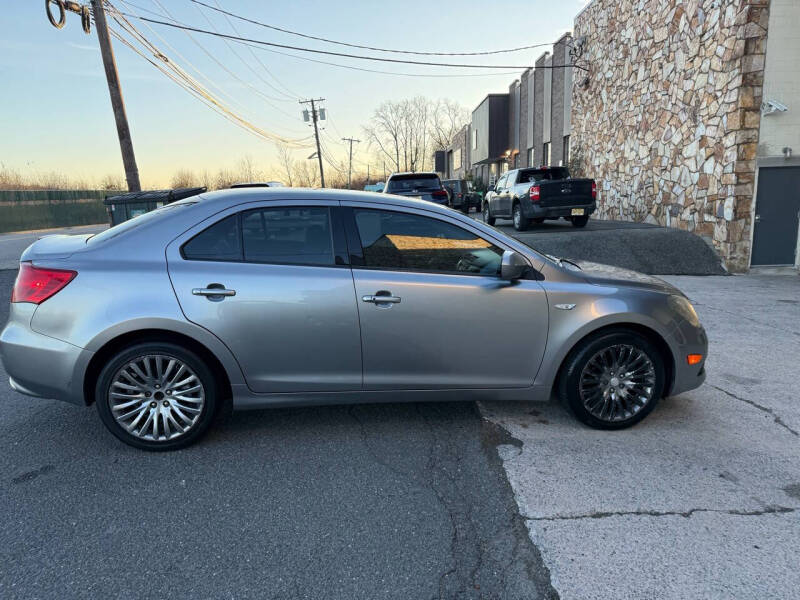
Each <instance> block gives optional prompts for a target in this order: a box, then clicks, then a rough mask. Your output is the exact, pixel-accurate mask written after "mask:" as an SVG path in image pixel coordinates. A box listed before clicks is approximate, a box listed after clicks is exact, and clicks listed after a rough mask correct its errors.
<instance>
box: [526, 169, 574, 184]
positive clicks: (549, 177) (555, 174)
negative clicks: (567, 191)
mask: <svg viewBox="0 0 800 600" xmlns="http://www.w3.org/2000/svg"><path fill="white" fill-rule="evenodd" d="M568 178H569V171H568V170H567V169H566V168H564V167H553V168H551V169H522V170H521V171H520V172H519V183H533V182H535V181H553V180H556V179H568Z"/></svg>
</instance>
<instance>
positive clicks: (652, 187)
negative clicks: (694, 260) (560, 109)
mask: <svg viewBox="0 0 800 600" xmlns="http://www.w3.org/2000/svg"><path fill="white" fill-rule="evenodd" d="M773 5H774V11H773V16H772V17H770V3H769V0H688V1H680V0H677V1H676V0H593V1H592V2H591V3H590V4H589V5H587V7H586V8H585V9H584V10H583V11H581V13H579V15H578V16H577V17H576V19H575V30H574V36H575V39H576V40H578V41H579V42H580V43H579V45H580V46H581V48H582V51H583V54H582V57H581V59H580V61H579V62H580V64H581V65H582V66H585V67H586V68H587V69H588V71H582V70H576V71H575V72H574V79H575V81H574V87H573V96H572V111H571V121H572V126H571V138H570V146H571V151H572V154H573V158H574V159H575V161H576V162H579V163H580V164H581V165H582V167H583V170H584V171H585V173H586V175H587V176H592V177H594V178H595V179H597V180H598V182H599V186H598V187H599V189H600V194H599V200H598V216H599V217H601V218H608V219H626V220H633V221H648V222H652V223H659V224H661V225H665V226H669V227H679V228H681V229H687V230H689V231H693V232H696V233H698V234H700V235H702V236H704V237H706V238H707V239H708V240H710V241H711V242H712V243H713V245H714V246H715V248H716V249H717V250H718V252H719V253H720V255H721V257H722V259H723V260H724V262H725V263H726V264H727V266H728V268H729V269H731V270H733V271H743V270H746V269H747V268H748V267H749V266H750V264H751V248H752V244H753V231H754V223H755V222H757V220H756V214H758V213H757V212H756V210H755V202H754V194H755V185H756V181H757V177H758V174H759V169H760V168H762V167H768V166H772V168H776V167H775V166H773V163H775V162H776V161H777V162H778V163H779V165H780V166H782V167H789V168H791V169H795V170H797V169H796V166H797V164H798V163H797V162H796V159H792V158H786V157H785V156H781V155H776V152H777V148H778V147H781V148H784V147H791V146H792V145H794V146H795V147H797V146H800V140H798V132H799V131H800V122H798V121H797V113H798V112H800V104H799V103H798V100H800V89H798V77H799V76H798V72H799V70H798V69H797V58H798V56H800V54H798V52H799V51H800V43H798V42H799V41H800V37H798V34H797V29H796V25H797V23H798V22H800V2H798V0H773ZM776 14H780V18H778V17H776ZM768 31H769V32H770V33H769V34H768ZM773 31H775V36H773V33H772V32H773ZM773 37H774V39H773ZM792 52H793V54H792ZM765 64H772V65H773V68H774V71H775V76H776V77H775V81H771V79H770V77H769V72H768V73H767V79H766V81H765ZM768 71H769V70H768ZM770 86H774V88H775V90H776V93H777V92H778V91H780V92H781V94H782V97H783V98H784V99H783V100H782V101H781V102H779V104H780V105H781V106H784V107H786V106H789V105H791V106H793V108H790V110H789V111H788V112H786V114H779V115H777V116H769V117H763V118H762V112H763V111H769V110H770V109H769V104H768V102H767V101H768V100H769V98H766V99H765V98H764V89H765V88H766V89H772V88H771V87H770ZM779 95H780V94H779ZM762 101H763V104H764V107H763V108H762ZM777 112H780V111H777ZM790 115H791V116H790ZM787 116H788V117H789V118H788V119H787V118H786V117H787ZM768 119H774V123H775V125H772V123H771V122H770V123H769V124H767V120H768ZM781 119H784V122H783V123H782V124H781V123H780V120H781ZM792 119H794V120H792ZM760 134H761V135H763V136H765V142H766V139H767V138H769V140H772V139H773V138H774V143H762V144H761V145H759V136H760ZM784 144H785V145H784ZM781 152H783V151H782V150H781ZM788 153H789V154H791V151H788ZM762 155H763V156H762ZM762 159H764V160H767V159H768V160H767V162H762V163H760V161H761V160H762ZM789 173H790V171H781V175H780V177H783V178H786V176H787V174H789ZM766 176H769V178H770V179H772V178H773V177H774V175H773V174H771V173H770V174H768V173H766V172H765V173H764V177H766ZM798 177H800V172H798ZM762 179H763V177H762ZM781 181H783V180H781ZM787 181H790V182H791V181H792V177H791V175H790V176H789V177H788V179H787ZM762 185H763V183H762ZM767 185H770V187H773V185H774V181H773V183H768V184H767ZM773 198H774V194H770V200H766V199H765V200H764V201H763V203H762V205H763V206H764V207H766V206H767V204H766V203H767V202H771V203H773V204H775V203H777V205H776V206H777V208H776V207H775V206H771V208H772V209H775V210H777V211H778V213H780V211H781V210H785V211H786V217H787V218H788V217H789V216H791V215H790V213H791V212H792V210H793V209H791V206H792V204H791V202H792V197H791V194H789V195H788V196H787V198H788V199H787V200H786V201H785V202H784V201H781V202H778V201H776V200H773ZM798 198H800V190H798ZM795 218H796V216H795ZM761 226H762V225H761V224H759V227H761ZM796 228H797V225H796V224H795V229H796ZM756 234H757V232H756ZM757 237H758V234H757ZM761 237H762V238H763V239H764V240H766V239H767V238H766V237H764V236H763V235H762V236H761ZM756 243H758V242H757V240H756ZM764 243H767V242H766V241H765V242H764ZM794 244H795V247H796V244H797V237H796V231H795V238H794ZM795 256H796V254H795ZM795 260H796V259H795ZM792 262H795V261H792ZM761 264H766V263H761Z"/></svg>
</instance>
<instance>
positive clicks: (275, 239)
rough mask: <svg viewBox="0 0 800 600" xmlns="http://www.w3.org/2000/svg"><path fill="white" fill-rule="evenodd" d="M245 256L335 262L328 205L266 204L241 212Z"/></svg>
mask: <svg viewBox="0 0 800 600" xmlns="http://www.w3.org/2000/svg"><path fill="white" fill-rule="evenodd" d="M242 242H243V244H244V259H245V261H249V262H262V263H283V264H303V265H333V264H334V254H333V240H332V237H331V219H330V213H329V211H328V209H327V208H326V207H287V208H264V209H258V210H252V211H248V212H246V213H243V214H242Z"/></svg>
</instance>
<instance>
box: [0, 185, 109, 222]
mask: <svg viewBox="0 0 800 600" xmlns="http://www.w3.org/2000/svg"><path fill="white" fill-rule="evenodd" d="M114 193H117V192H107V191H105V190H10V191H0V232H8V231H25V230H28V229H47V228H50V227H70V226H74V225H93V224H96V223H107V222H108V214H107V213H106V207H105V206H104V205H103V199H104V198H105V197H106V195H112V194H114Z"/></svg>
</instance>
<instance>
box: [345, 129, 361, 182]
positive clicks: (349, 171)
mask: <svg viewBox="0 0 800 600" xmlns="http://www.w3.org/2000/svg"><path fill="white" fill-rule="evenodd" d="M342 141H343V142H350V164H349V166H348V167H347V189H348V190H349V189H352V187H351V186H350V181H351V178H352V175H353V142H355V143H356V144H360V143H361V140H355V139H353V138H342Z"/></svg>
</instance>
